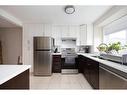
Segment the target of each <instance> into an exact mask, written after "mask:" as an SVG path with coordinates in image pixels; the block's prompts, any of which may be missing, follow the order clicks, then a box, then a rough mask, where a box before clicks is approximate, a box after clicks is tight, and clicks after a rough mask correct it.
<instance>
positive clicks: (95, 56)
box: [91, 55, 102, 59]
mask: <svg viewBox="0 0 127 95" xmlns="http://www.w3.org/2000/svg"><path fill="white" fill-rule="evenodd" d="M91 57H94V58H99V59H102V58H101V57H100V56H97V55H93V56H91Z"/></svg>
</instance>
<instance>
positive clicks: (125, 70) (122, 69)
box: [78, 53, 127, 78]
mask: <svg viewBox="0 0 127 95" xmlns="http://www.w3.org/2000/svg"><path fill="white" fill-rule="evenodd" d="M78 55H83V56H85V57H87V58H90V59H92V60H95V61H97V62H99V63H100V65H103V66H107V67H111V68H114V69H115V70H118V71H120V72H119V73H120V74H121V75H122V76H124V77H126V78H127V66H126V65H122V64H119V63H116V62H112V61H108V60H104V59H99V58H95V57H92V56H94V55H95V54H88V53H78ZM122 72H123V73H122ZM124 73H125V74H124ZM125 75H126V76H125Z"/></svg>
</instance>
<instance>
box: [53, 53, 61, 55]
mask: <svg viewBox="0 0 127 95" xmlns="http://www.w3.org/2000/svg"><path fill="white" fill-rule="evenodd" d="M61 54H62V53H52V55H61Z"/></svg>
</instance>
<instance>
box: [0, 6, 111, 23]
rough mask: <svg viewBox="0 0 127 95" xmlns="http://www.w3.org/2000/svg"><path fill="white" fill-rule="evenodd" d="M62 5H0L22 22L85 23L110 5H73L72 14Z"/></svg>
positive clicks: (91, 21)
mask: <svg viewBox="0 0 127 95" xmlns="http://www.w3.org/2000/svg"><path fill="white" fill-rule="evenodd" d="M64 7H65V6H62V5H56V6H53V5H43V6H0V8H1V9H3V10H4V11H6V12H8V13H9V14H11V15H13V16H15V17H16V18H18V19H19V20H21V22H23V23H50V24H78V25H80V24H85V23H93V22H94V21H95V20H96V19H98V18H99V17H100V16H102V15H103V14H104V13H105V12H106V11H108V10H109V9H110V8H111V6H79V5H76V6H75V13H74V14H65V12H64ZM5 23H6V22H5Z"/></svg>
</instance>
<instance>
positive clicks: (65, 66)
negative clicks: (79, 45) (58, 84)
mask: <svg viewBox="0 0 127 95" xmlns="http://www.w3.org/2000/svg"><path fill="white" fill-rule="evenodd" d="M61 62H62V66H61V68H62V73H63V74H65V73H68V74H69V73H78V55H77V54H76V53H75V52H72V49H67V50H65V51H64V52H63V53H62V59H61Z"/></svg>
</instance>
